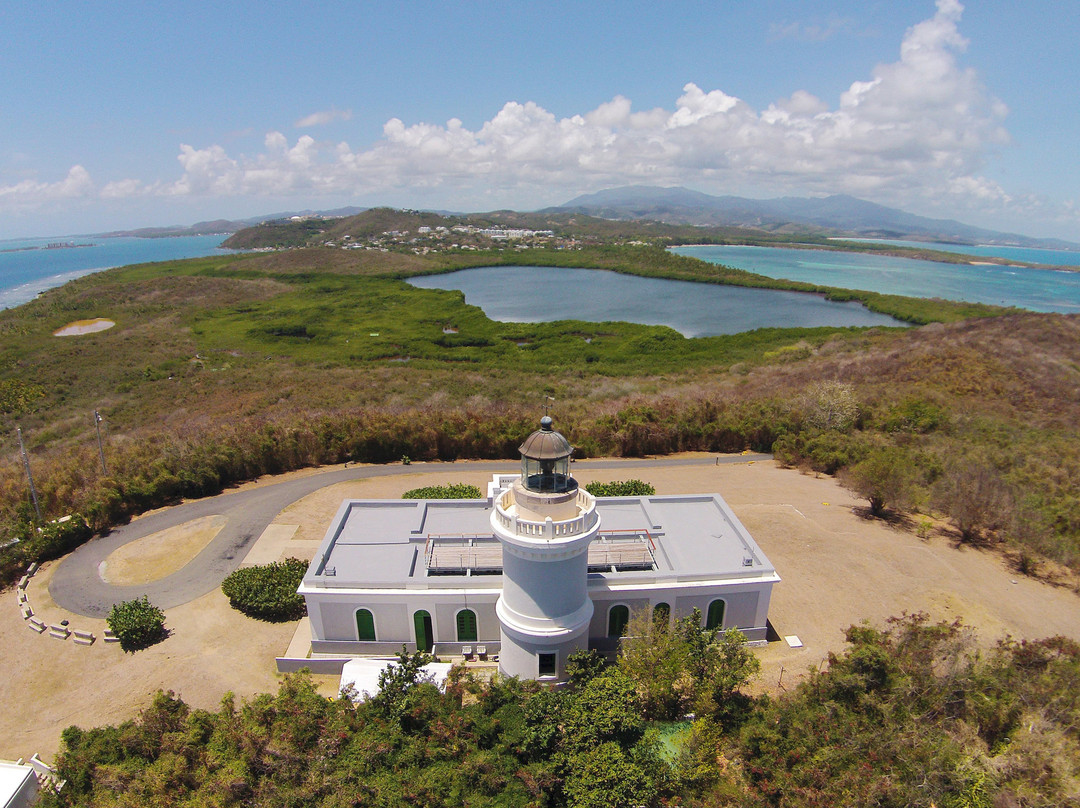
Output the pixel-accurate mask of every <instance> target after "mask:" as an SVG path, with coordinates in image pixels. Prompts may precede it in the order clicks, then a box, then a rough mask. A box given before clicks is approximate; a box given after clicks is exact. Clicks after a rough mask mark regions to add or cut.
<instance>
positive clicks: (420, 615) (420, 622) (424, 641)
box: [413, 609, 434, 652]
mask: <svg viewBox="0 0 1080 808" xmlns="http://www.w3.org/2000/svg"><path fill="white" fill-rule="evenodd" d="M413 628H414V629H415V630H416V649H417V650H418V651H429V652H430V651H431V649H432V647H433V645H434V638H433V637H432V636H431V615H430V614H429V613H428V612H427V610H426V609H421V610H420V611H418V612H416V613H414V614H413Z"/></svg>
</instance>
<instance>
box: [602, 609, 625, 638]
mask: <svg viewBox="0 0 1080 808" xmlns="http://www.w3.org/2000/svg"><path fill="white" fill-rule="evenodd" d="M629 622H630V609H629V607H627V606H623V605H622V604H621V603H620V604H619V605H618V606H612V607H611V611H609V612H608V617H607V635H608V636H609V637H621V636H622V635H623V632H625V631H626V624H627V623H629Z"/></svg>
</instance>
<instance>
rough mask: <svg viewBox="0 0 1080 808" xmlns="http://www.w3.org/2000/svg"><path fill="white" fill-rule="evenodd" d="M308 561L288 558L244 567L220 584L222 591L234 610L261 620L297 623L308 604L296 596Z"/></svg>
mask: <svg viewBox="0 0 1080 808" xmlns="http://www.w3.org/2000/svg"><path fill="white" fill-rule="evenodd" d="M307 568H308V565H307V562H306V561H301V560H300V559H298V558H287V559H285V560H284V561H275V562H274V563H272V564H264V565H261V566H257V567H243V568H241V569H238V570H236V572H234V573H232V574H231V575H229V576H228V577H227V578H226V579H225V580H224V581H222V582H221V591H222V592H223V593H225V597H227V598H228V599H229V603H230V604H231V605H232V607H233V608H234V609H238V610H239V611H241V612H243V613H244V614H246V615H248V616H249V617H256V618H258V619H260V620H271V621H284V620H297V619H299V618H301V617H303V616H304V613H305V611H306V605H305V603H304V599H303V597H301V596H300V595H298V594H297V593H296V590H297V588H298V587H299V586H300V582H301V581H303V580H304V573H305V572H307Z"/></svg>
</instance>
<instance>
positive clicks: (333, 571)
mask: <svg viewBox="0 0 1080 808" xmlns="http://www.w3.org/2000/svg"><path fill="white" fill-rule="evenodd" d="M323 575H326V576H328V577H330V578H333V577H335V576H336V575H337V567H327V568H326V569H324V570H323Z"/></svg>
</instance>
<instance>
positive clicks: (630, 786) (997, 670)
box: [44, 616, 1080, 808]
mask: <svg viewBox="0 0 1080 808" xmlns="http://www.w3.org/2000/svg"><path fill="white" fill-rule="evenodd" d="M686 633H687V630H686V626H685V625H680V626H679V627H678V628H676V629H674V630H673V631H671V632H670V634H669V636H668V637H667V638H657V640H656V641H657V643H659V644H660V645H659V647H664V644H670V643H673V642H674V643H675V645H674V646H673V647H674V649H675V651H676V652H677V656H679V659H683V660H688V661H689V664H688V663H686V662H684V663H683V664H684V665H686V670H685V671H684V674H682V675H678V676H665V677H664V678H663V680H662V682H660V683H655V682H651V683H650V687H651V689H648V690H643V688H642V681H643V677H642V676H636V675H635V670H639V669H640V670H646V669H647V665H646V666H644V667H642V664H641V663H643V662H644V657H646V656H648V653H649V652H648V648H647V643H645V642H639V643H638V645H637V646H636V648H635V649H634V650H632V651H629V652H624V654H623V656H621V657H620V659H619V662H618V663H617V664H615V665H610V666H607V667H604V666H603V665H602V664H598V663H597V659H596V658H595V657H593V656H590V655H584V656H580V655H579V656H578V657H576V658H575V660H574V666H573V667H574V678H573V680H572V683H571V686H570V687H568V688H565V689H562V690H546V689H543V688H542V687H540V686H539V685H538V684H537V683H535V682H521V681H518V680H516V679H497V680H495V681H494V682H491V683H483V682H480V681H477V680H475V679H473V678H472V677H470V676H468V675H465V674H463V673H462V671H461V670H460V669H459V670H458V671H457V673H456V675H455V676H453V677H452V678H451V682H450V684H449V686H448V687H447V692H446V693H445V694H441V693H440V692H439V691H438V690H437V689H436V688H435V687H434V686H433V685H431V684H430V683H425V682H424V681H423V680H422V678H421V677H420V676H419V673H418V669H419V665H420V664H422V662H423V659H422V658H421V657H420V655H411V656H410V655H406V654H403V656H402V658H401V660H399V661H400V664H399V666H398V668H396V669H395V670H394V671H393V672H391V673H389V674H387V675H385V676H384V677H383V678H384V684H385V685H386V689H385V690H384V692H383V693H382V694H380V695H379V696H376V697H375V698H373V699H371V700H370V701H367V702H364V703H360V704H353V703H352V702H351V701H349V700H348V699H344V698H339V699H330V700H328V699H326V698H323V697H322V696H320V695H319V694H318V693H317V692H316V691H315V688H314V686H313V685H312V683H311V681H310V680H309V679H308V678H306V677H305V676H304V675H294V676H287V677H286V678H285V680H284V681H283V683H282V685H281V687H280V689H279V691H278V693H277V694H275V695H262V696H257V697H255V698H254V699H252V700H250V701H248V702H244V703H240V704H238V703H237V702H236V700H235V699H234V698H233V697H232V696H227V697H226V698H225V699H224V701H223V702H222V704H221V706H220V708H218V709H217V710H216V711H207V710H200V709H193V708H191V707H189V706H188V705H186V704H185V703H184V702H183V701H181V700H180V699H179V698H177V697H176V696H174V695H172V694H170V693H159V694H158V695H157V696H156V698H155V699H154V701H153V703H152V704H151V705H150V706H149V707H147V708H146V709H145V710H144V711H143V713H142V714H141V715H140V716H139V717H138V718H137V719H136V720H134V721H128V722H125V723H123V724H121V725H119V726H113V727H100V728H96V729H80V728H78V727H70V728H69V729H67V730H65V731H64V734H63V746H64V748H63V750H62V752H61V754H60V757H59V769H60V775H61V776H62V777H63V778H65V779H66V780H67V786H66V787H65V789H64V790H63V791H62V792H61V793H60V794H59V795H55V794H49V795H47V796H46V798H45V801H44V804H45V805H46V806H51V805H63V806H83V805H94V806H127V805H130V806H136V805H137V806H145V805H221V806H234V805H235V806H240V805H250V806H261V805H304V806H344V805H386V806H391V805H393V806H397V805H428V806H436V805H474V806H527V805H532V806H551V807H552V808H555V806H589V807H590V808H592V806H628V805H642V806H659V805H671V806H674V805H684V806H702V807H703V808H704V806H743V807H744V808H765V807H766V806H770V807H775V808H801V807H802V806H836V805H844V806H886V807H888V806H896V807H897V808H900V806H923V807H924V808H929V806H931V805H936V806H1051V805H1053V806H1059V805H1068V804H1073V803H1074V802H1075V800H1076V796H1077V794H1078V793H1080V763H1078V761H1080V736H1078V732H1077V727H1078V726H1080V700H1078V696H1077V694H1078V693H1080V646H1078V645H1077V644H1076V643H1074V642H1072V641H1070V640H1065V639H1062V638H1055V639H1048V640H1043V641H1038V642H1025V643H1018V642H1014V641H1005V642H1002V643H1000V644H999V645H997V646H996V647H994V648H992V649H990V650H989V651H982V652H980V651H979V650H978V647H977V645H976V644H975V640H976V638H975V637H973V636H972V634H971V632H970V631H969V630H968V629H966V628H964V627H963V626H962V625H959V624H946V623H941V624H932V623H929V622H928V621H927V620H926V619H925V618H923V617H921V616H906V617H904V618H900V619H897V620H893V621H891V622H890V623H889V624H888V625H886V626H883V627H872V626H867V625H862V626H853V627H852V628H851V629H850V630H849V631H848V635H847V636H848V643H849V647H848V649H847V650H846V651H845V652H844V653H843V654H841V655H837V656H833V657H831V658H830V659H829V660H828V665H827V666H826V667H825V668H824V670H822V671H820V672H818V671H813V672H811V673H810V674H808V676H807V678H806V679H805V680H804V681H803V682H802V683H801V684H799V685H798V686H797V687H796V688H795V689H794V690H792V691H791V692H788V693H785V694H782V695H779V696H776V697H769V696H758V697H752V696H750V695H747V694H746V693H745V692H744V687H743V686H744V684H745V681H746V676H745V672H746V668H747V665H746V660H747V658H748V657H747V655H746V653H745V648H744V647H743V646H742V645H741V643H738V642H735V641H733V640H732V641H730V642H729V640H728V637H727V635H724V636H723V637H722V638H720V642H721V643H726V645H727V650H726V651H718V652H717V653H716V654H715V655H714V656H712V657H707V658H711V659H714V660H715V663H710V670H709V671H708V672H706V673H704V675H700V676H699V675H698V674H697V672H696V671H694V670H693V669H692V664H693V663H694V661H695V660H698V659H699V657H697V656H694V655H690V656H681V651H679V648H680V646H679V643H680V642H686V643H689V644H691V645H695V646H700V644H701V643H702V642H703V639H702V638H701V637H696V636H686V637H683V635H685V634H686ZM679 637H683V639H681V640H680V639H677V638H679ZM673 638H675V639H673ZM708 647H709V648H712V647H715V646H714V644H713V642H712V641H709V645H708ZM653 653H654V655H655V652H653ZM632 656H636V657H638V658H639V659H638V660H637V661H636V662H634V663H633V664H631V663H629V662H627V661H625V660H627V659H629V658H630V657H632ZM751 658H752V657H751ZM671 667H672V668H673V669H674V668H675V667H677V666H675V665H673V666H671ZM695 676H696V677H697V678H696V679H695V678H694V677H695ZM689 680H694V681H696V682H697V683H698V685H697V691H698V693H699V698H697V699H696V700H695V701H694V702H693V703H694V705H695V707H696V708H697V709H698V710H699V712H698V714H697V716H696V718H695V719H694V720H693V721H689V720H687V721H683V722H680V723H678V724H675V725H671V724H656V723H653V722H651V721H649V720H648V716H649V715H661V714H662V715H672V714H675V713H678V712H679V710H681V709H683V707H684V706H685V705H687V704H689V703H690V702H688V701H686V700H685V698H684V693H686V692H688V691H687V690H686V687H687V682H688V681H689ZM648 705H652V706H648ZM659 730H664V731H665V733H666V735H667V736H668V737H674V738H676V741H675V746H674V748H672V747H665V745H664V744H662V743H661V740H660V732H659ZM672 730H674V732H672Z"/></svg>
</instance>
